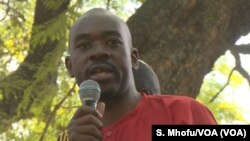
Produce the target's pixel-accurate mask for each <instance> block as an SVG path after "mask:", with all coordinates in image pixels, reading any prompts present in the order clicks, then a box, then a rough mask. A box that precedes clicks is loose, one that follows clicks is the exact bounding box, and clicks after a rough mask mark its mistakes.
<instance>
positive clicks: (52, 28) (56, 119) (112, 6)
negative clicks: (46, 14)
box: [0, 0, 249, 141]
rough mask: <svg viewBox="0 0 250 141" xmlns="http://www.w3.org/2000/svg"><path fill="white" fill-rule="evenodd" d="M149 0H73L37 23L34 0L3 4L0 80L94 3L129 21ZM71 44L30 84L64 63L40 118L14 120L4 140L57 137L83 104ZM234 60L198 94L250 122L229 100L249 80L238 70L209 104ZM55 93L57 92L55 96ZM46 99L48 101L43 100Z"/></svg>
mask: <svg viewBox="0 0 250 141" xmlns="http://www.w3.org/2000/svg"><path fill="white" fill-rule="evenodd" d="M144 1H145V0H107V1H103V0H85V1H78V0H74V1H73V0H72V2H71V4H70V7H69V8H68V11H67V13H66V14H65V15H61V16H59V17H57V18H56V19H54V20H52V21H48V22H47V23H45V24H44V25H40V26H36V27H32V22H33V17H34V13H33V11H34V8H35V0H9V3H8V4H7V3H6V4H2V5H1V8H2V9H1V10H0V11H1V12H2V11H5V12H6V11H7V10H6V9H8V7H10V10H9V12H6V15H7V16H3V18H0V20H1V22H0V26H1V27H0V32H1V34H0V74H1V75H0V80H1V79H4V78H5V77H6V76H7V75H9V74H10V73H11V72H13V71H14V70H15V68H16V67H17V66H18V65H19V64H20V63H21V62H22V61H23V60H24V58H25V56H26V55H27V53H28V52H29V51H32V50H31V48H30V44H32V46H34V47H35V46H37V45H40V44H43V43H45V42H46V41H48V40H50V41H54V40H62V41H65V40H66V41H67V39H65V37H64V35H65V33H68V29H69V28H70V26H71V25H72V24H73V23H74V21H75V20H76V19H77V17H79V16H80V15H81V14H82V13H83V12H84V11H86V10H88V9H90V8H93V7H103V8H107V9H109V10H110V11H113V12H115V13H116V14H117V15H119V16H121V17H123V19H125V20H126V19H127V18H128V17H129V16H130V15H132V14H133V13H134V12H135V9H136V8H138V7H139V6H140V5H141V3H143V2H144ZM62 2H63V0H56V1H51V0H46V1H45V5H46V6H47V8H48V9H55V8H57V7H58V6H59V5H60V4H61V3H62ZM129 5H130V6H131V5H133V8H129V9H128V6H129ZM5 12H3V13H5ZM1 16H2V15H0V17H1ZM64 20H67V22H63V21H64ZM64 23H65V24H64ZM32 28H33V29H34V31H35V36H34V38H32V39H30V36H31V31H32ZM66 44H67V43H66ZM66 44H65V42H61V44H59V45H60V46H62V47H61V48H60V49H62V50H63V51H64V56H63V57H62V58H61V60H60V62H52V61H50V60H49V58H51V57H58V56H60V55H62V54H60V53H59V52H61V50H55V51H54V52H53V53H51V54H47V56H46V57H45V58H44V59H45V60H47V61H44V62H45V63H42V64H41V65H40V66H38V71H37V73H36V74H35V78H36V79H35V80H36V81H35V82H34V83H32V84H30V88H31V87H32V85H38V84H39V82H40V81H43V76H45V75H46V74H47V73H49V71H50V70H52V69H53V67H54V65H55V64H56V65H59V68H58V72H57V73H58V76H57V87H55V86H47V87H46V88H47V89H42V90H40V97H39V100H41V101H39V100H37V101H35V102H34V104H33V105H32V108H31V111H32V113H34V115H35V117H32V118H28V119H22V120H20V121H18V122H16V123H14V124H12V128H11V129H6V132H4V133H1V134H0V140H8V141H12V140H13V141H14V140H22V141H29V140H39V138H41V135H42V133H45V138H44V139H43V140H48V141H49V140H56V137H57V135H58V134H60V133H61V132H63V131H64V130H65V128H66V126H67V124H68V121H69V120H70V118H71V117H72V115H73V113H74V111H75V109H76V107H77V106H79V105H81V104H80V101H79V98H78V95H77V91H78V89H77V87H74V80H72V79H70V78H69V76H68V74H67V71H66V69H65V67H64V57H65V56H66V55H67V51H66V50H67V45H66ZM229 62H230V61H229ZM229 62H228V57H226V56H223V57H222V58H220V59H219V60H218V61H217V62H216V64H215V67H214V70H213V71H212V72H211V73H210V74H209V75H208V76H207V77H206V79H204V84H203V86H202V89H201V92H200V95H199V97H198V99H199V100H200V101H202V102H203V103H205V104H206V105H209V107H210V108H211V109H212V111H213V112H214V113H215V116H216V118H217V119H218V121H219V122H224V121H225V122H227V123H232V122H233V121H235V120H239V121H242V122H248V123H249V121H247V120H246V119H245V118H244V117H243V116H242V114H241V113H242V109H240V107H237V105H236V104H232V101H230V100H228V101H226V100H225V99H227V97H226V96H228V95H233V93H232V91H231V90H232V89H236V88H238V87H239V86H240V85H241V84H242V83H244V79H243V77H242V76H241V75H239V73H237V72H234V73H233V75H232V77H231V78H230V84H229V85H228V86H227V89H225V90H224V91H223V92H222V93H221V94H220V95H219V97H218V98H217V99H216V100H215V101H214V102H212V103H209V100H210V99H211V98H212V97H213V96H214V95H215V94H216V93H217V92H218V91H219V90H220V89H221V88H222V87H223V86H224V84H225V83H226V82H227V78H228V75H229V73H230V72H231V70H232V68H233V67H234V64H231V63H229ZM66 76H67V77H66ZM20 83H24V82H20ZM25 83H26V82H25ZM27 83H28V82H27ZM32 91H33V90H32V89H27V90H26V92H25V93H26V94H25V98H24V100H23V101H21V103H22V107H20V109H22V108H24V107H26V106H27V104H28V102H27V101H28V100H29V99H30V98H32ZM1 93H2V92H0V101H1V99H2V94H1ZM51 93H53V94H51ZM50 94H51V95H50ZM52 95H56V96H55V97H53V96H52ZM44 99H46V100H45V101H43V100H44ZM48 101H49V102H50V103H49V104H50V105H51V106H50V107H49V109H48V113H41V112H40V111H42V108H44V107H48V105H47V104H48ZM19 112H21V110H19ZM235 113H237V114H235ZM50 117H51V118H50ZM223 120H224V121H223ZM1 122H3V121H1ZM1 124H2V123H1ZM46 126H48V128H46Z"/></svg>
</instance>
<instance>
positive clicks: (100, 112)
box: [96, 102, 105, 118]
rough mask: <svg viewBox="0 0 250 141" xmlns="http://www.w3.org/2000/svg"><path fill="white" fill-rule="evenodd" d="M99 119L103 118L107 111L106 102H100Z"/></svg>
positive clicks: (98, 105)
mask: <svg viewBox="0 0 250 141" xmlns="http://www.w3.org/2000/svg"><path fill="white" fill-rule="evenodd" d="M96 109H97V111H98V114H99V117H100V118H102V117H103V114H104V111H105V103H104V102H98V103H97V107H96Z"/></svg>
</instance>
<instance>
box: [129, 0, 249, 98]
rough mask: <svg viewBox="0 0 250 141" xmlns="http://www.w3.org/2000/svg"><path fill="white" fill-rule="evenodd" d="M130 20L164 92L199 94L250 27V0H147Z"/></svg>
mask: <svg viewBox="0 0 250 141" xmlns="http://www.w3.org/2000/svg"><path fill="white" fill-rule="evenodd" d="M127 23H128V25H129V27H130V29H131V34H132V38H133V45H134V47H136V48H138V50H139V54H140V58H142V59H143V60H145V61H146V62H148V63H149V64H150V65H151V66H152V67H153V69H154V70H155V71H156V73H157V74H158V76H159V79H160V83H161V89H162V92H163V93H165V94H177V95H187V96H190V97H196V96H197V94H198V93H199V90H200V87H201V85H202V82H203V78H204V76H205V75H206V74H207V73H209V72H210V71H211V69H212V67H213V64H214V62H215V61H216V59H218V57H219V56H221V55H222V54H224V53H225V51H226V50H228V49H230V47H233V46H234V43H235V41H236V40H237V39H238V38H239V37H240V36H241V35H245V34H247V33H248V32H249V31H250V24H249V23H250V1H249V0H237V1H236V0H157V1H155V0H147V1H146V2H145V3H144V4H143V5H142V6H141V7H140V8H139V9H138V10H137V12H136V13H135V14H134V15H133V16H132V17H130V19H129V20H128V21H127Z"/></svg>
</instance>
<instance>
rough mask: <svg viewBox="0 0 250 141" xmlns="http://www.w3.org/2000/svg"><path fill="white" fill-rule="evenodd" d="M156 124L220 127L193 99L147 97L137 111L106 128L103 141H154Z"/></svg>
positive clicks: (167, 96)
mask: <svg viewBox="0 0 250 141" xmlns="http://www.w3.org/2000/svg"><path fill="white" fill-rule="evenodd" d="M153 124H216V120H215V118H214V116H213V115H212V113H211V112H210V110H209V109H208V108H207V107H206V106H204V105H202V104H201V103H199V102H197V101H195V100H193V99H192V98H189V97H184V96H171V95H153V96H152V95H144V96H143V98H142V100H141V101H140V102H139V103H138V105H137V106H136V108H135V109H134V110H133V111H131V112H130V113H128V114H127V115H126V116H124V117H123V118H122V119H120V120H119V121H117V122H116V123H114V124H112V125H110V126H109V127H106V128H104V129H103V141H151V140H152V125H153Z"/></svg>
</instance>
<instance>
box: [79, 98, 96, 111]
mask: <svg viewBox="0 0 250 141" xmlns="http://www.w3.org/2000/svg"><path fill="white" fill-rule="evenodd" d="M82 104H83V106H89V107H93V108H95V109H96V106H97V102H96V101H95V100H93V99H85V100H84V99H83V100H82Z"/></svg>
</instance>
